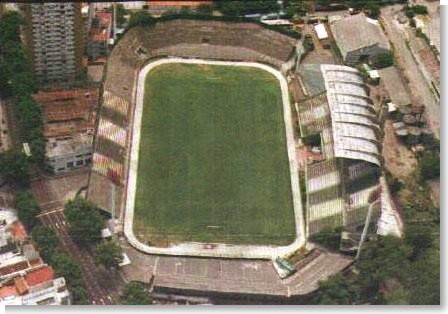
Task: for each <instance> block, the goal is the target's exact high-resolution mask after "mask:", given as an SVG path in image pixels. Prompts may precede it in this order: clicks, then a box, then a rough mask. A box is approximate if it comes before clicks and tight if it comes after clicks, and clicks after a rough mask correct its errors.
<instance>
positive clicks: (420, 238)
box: [404, 225, 434, 260]
mask: <svg viewBox="0 0 448 314" xmlns="http://www.w3.org/2000/svg"><path fill="white" fill-rule="evenodd" d="M404 240H405V242H406V243H407V244H408V245H410V246H411V247H412V248H413V253H412V259H413V260H415V259H417V258H419V257H421V256H423V255H424V254H426V252H427V250H429V249H430V248H431V246H432V243H433V241H434V237H433V234H432V228H430V227H429V226H424V225H409V226H406V229H405V236H404Z"/></svg>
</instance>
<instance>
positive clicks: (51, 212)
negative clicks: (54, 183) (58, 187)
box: [36, 208, 64, 218]
mask: <svg viewBox="0 0 448 314" xmlns="http://www.w3.org/2000/svg"><path fill="white" fill-rule="evenodd" d="M63 210H64V208H59V209H55V210H52V211H49V212H43V213H41V214H39V215H36V217H38V218H39V217H42V216H45V215H50V214H53V213H57V212H62V211H63Z"/></svg>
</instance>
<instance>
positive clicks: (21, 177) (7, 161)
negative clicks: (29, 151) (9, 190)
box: [0, 149, 30, 186]
mask: <svg viewBox="0 0 448 314" xmlns="http://www.w3.org/2000/svg"><path fill="white" fill-rule="evenodd" d="M0 174H1V175H2V176H3V178H4V179H5V180H7V181H9V182H13V183H16V184H18V185H21V186H28V184H29V180H30V173H29V168H28V161H27V157H26V156H25V154H24V153H23V152H21V151H20V150H17V149H10V150H7V151H6V152H4V153H2V154H0Z"/></svg>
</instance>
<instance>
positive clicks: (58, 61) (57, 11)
mask: <svg viewBox="0 0 448 314" xmlns="http://www.w3.org/2000/svg"><path fill="white" fill-rule="evenodd" d="M23 11H24V16H25V21H27V22H28V23H27V24H26V26H25V27H24V33H25V36H24V37H25V44H26V46H27V50H28V51H29V53H30V55H31V57H32V62H33V66H34V72H35V74H36V77H37V78H38V80H39V81H40V82H41V83H52V82H70V81H74V80H76V79H77V78H79V77H80V76H82V74H83V73H84V71H83V67H82V57H83V53H84V34H83V32H84V30H85V28H84V27H83V19H82V15H81V3H79V2H78V3H77V2H73V3H72V2H70V3H69V2H63V3H46V2H45V3H33V4H23Z"/></svg>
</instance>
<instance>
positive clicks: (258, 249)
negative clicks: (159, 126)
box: [124, 58, 306, 259]
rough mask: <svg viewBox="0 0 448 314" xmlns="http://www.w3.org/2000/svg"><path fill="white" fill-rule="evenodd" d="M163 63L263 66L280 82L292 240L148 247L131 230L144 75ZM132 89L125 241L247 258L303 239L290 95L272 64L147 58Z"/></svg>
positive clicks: (175, 251) (284, 250)
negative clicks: (292, 217)
mask: <svg viewBox="0 0 448 314" xmlns="http://www.w3.org/2000/svg"><path fill="white" fill-rule="evenodd" d="M167 63H188V64H210V65H227V66H229V65H230V66H239V67H241V66H245V67H255V68H259V69H262V70H265V71H267V72H269V73H271V74H272V75H274V76H275V77H276V78H277V79H278V80H279V82H280V87H281V92H282V101H283V117H284V122H285V132H286V141H287V151H288V159H289V166H290V174H291V189H292V191H291V192H292V197H293V205H294V215H295V221H296V234H297V238H296V240H295V241H294V242H293V243H291V244H289V245H287V246H277V247H273V246H257V245H227V244H218V245H217V248H215V249H214V250H204V249H203V248H202V245H203V244H198V243H188V242H187V243H183V244H181V245H178V246H174V247H169V248H159V247H150V246H148V245H145V244H143V243H141V242H140V241H139V240H138V239H137V238H136V237H135V234H134V232H133V220H134V204H135V194H136V187H137V170H138V157H139V156H138V153H139V148H140V147H139V146H140V135H141V134H140V130H141V124H142V114H143V97H144V85H145V79H146V76H147V74H148V72H149V71H151V70H152V69H153V68H154V67H156V66H158V65H161V64H167ZM136 84H137V93H136V99H135V102H136V107H135V112H134V121H133V125H132V139H133V140H132V143H131V153H130V162H129V170H128V186H127V190H126V194H127V195H126V207H125V221H124V234H125V236H126V238H127V240H128V242H129V243H130V244H131V245H132V246H134V247H135V248H136V249H138V250H140V251H142V252H145V253H148V254H163V255H177V256H205V257H227V258H249V259H272V258H274V257H276V256H284V255H287V254H290V253H292V252H294V251H296V250H297V249H299V248H300V247H302V246H303V245H305V243H306V239H305V234H304V230H305V228H304V221H303V213H302V212H303V208H302V203H301V197H300V188H299V178H298V168H299V167H298V162H297V155H296V150H295V143H294V133H293V126H292V118H291V109H290V99H289V90H288V83H287V81H286V79H285V77H284V76H283V75H282V74H281V73H280V72H279V71H277V70H275V69H274V68H272V67H270V66H267V65H264V64H259V63H255V62H226V61H210V60H201V59H182V58H168V59H161V60H157V61H154V62H151V63H149V64H147V65H146V66H144V67H143V68H142V69H141V71H140V72H139V74H138V79H137V82H136Z"/></svg>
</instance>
